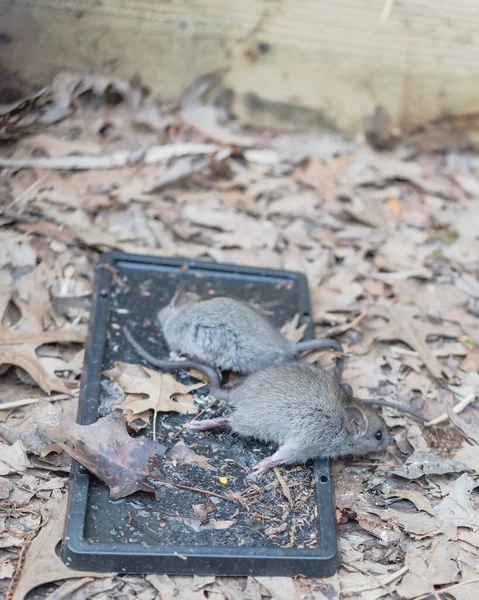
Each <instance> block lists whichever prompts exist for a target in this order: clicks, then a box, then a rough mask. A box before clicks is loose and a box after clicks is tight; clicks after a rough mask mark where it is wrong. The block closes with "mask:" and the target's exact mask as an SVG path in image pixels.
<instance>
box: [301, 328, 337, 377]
mask: <svg viewBox="0 0 479 600" xmlns="http://www.w3.org/2000/svg"><path fill="white" fill-rule="evenodd" d="M316 350H335V351H336V352H339V353H340V356H338V359H337V361H336V373H337V374H338V378H339V380H340V381H341V379H342V377H343V370H344V357H343V356H342V355H343V353H344V350H343V346H342V345H341V343H340V342H338V340H333V339H332V338H323V339H322V340H306V341H304V342H298V343H297V344H296V353H297V354H303V353H305V352H307V353H309V352H315V351H316Z"/></svg>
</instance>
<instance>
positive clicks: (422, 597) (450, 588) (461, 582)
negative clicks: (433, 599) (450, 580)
mask: <svg viewBox="0 0 479 600" xmlns="http://www.w3.org/2000/svg"><path fill="white" fill-rule="evenodd" d="M478 581H479V577H476V578H475V579H467V580H466V581H460V582H459V583H454V584H453V585H450V586H448V587H445V588H441V589H440V590H439V592H440V593H441V594H443V593H444V592H448V591H449V590H453V589H454V588H457V587H461V586H462V585H468V584H469V583H477V582H478ZM430 595H431V594H430V593H429V592H428V593H427V594H422V596H418V597H417V598H416V600H425V598H427V597H429V596H430Z"/></svg>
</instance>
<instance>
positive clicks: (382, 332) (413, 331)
mask: <svg viewBox="0 0 479 600" xmlns="http://www.w3.org/2000/svg"><path fill="white" fill-rule="evenodd" d="M373 314H374V315H376V316H381V317H383V318H385V319H386V321H387V322H388V324H387V325H386V326H384V325H383V326H381V328H380V329H379V331H377V332H376V331H375V332H374V333H373V339H372V341H380V340H381V341H392V340H400V341H402V342H404V343H405V344H407V345H408V346H410V347H411V348H412V349H413V350H415V351H416V352H417V353H418V354H419V356H420V357H421V358H422V360H423V361H424V364H425V365H426V366H427V368H428V369H429V371H430V372H431V374H432V375H433V376H434V377H438V378H439V377H441V376H442V373H443V367H442V366H441V364H440V363H439V361H438V360H437V358H436V357H435V356H434V354H433V352H432V351H431V350H430V349H429V347H428V346H427V344H426V337H427V335H429V333H430V332H429V330H428V331H427V333H426V332H421V322H420V321H417V320H413V319H411V316H410V313H409V312H408V311H406V310H404V308H403V307H402V306H400V305H393V304H392V303H391V302H389V301H387V300H385V299H384V298H382V299H381V302H379V303H378V304H377V305H376V306H375V307H374V308H372V309H371V312H370V315H373Z"/></svg>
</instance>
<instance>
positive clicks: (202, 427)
mask: <svg viewBox="0 0 479 600" xmlns="http://www.w3.org/2000/svg"><path fill="white" fill-rule="evenodd" d="M229 424H230V420H229V419H228V417H217V418H216V419H207V420H205V421H190V422H189V423H188V425H187V426H186V429H188V430H189V431H208V430H209V429H216V428H219V427H228V425H229Z"/></svg>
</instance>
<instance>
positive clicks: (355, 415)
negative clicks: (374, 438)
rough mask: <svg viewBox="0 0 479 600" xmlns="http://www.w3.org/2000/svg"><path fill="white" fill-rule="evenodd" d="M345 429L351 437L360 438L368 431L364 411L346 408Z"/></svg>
mask: <svg viewBox="0 0 479 600" xmlns="http://www.w3.org/2000/svg"><path fill="white" fill-rule="evenodd" d="M344 412H345V417H344V428H345V429H346V431H347V433H349V435H352V436H354V437H358V436H360V435H362V434H363V433H364V432H365V431H366V419H365V418H364V414H363V411H362V410H361V409H360V408H358V407H357V406H346V408H345V410H344Z"/></svg>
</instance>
